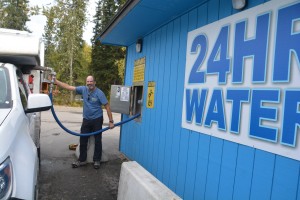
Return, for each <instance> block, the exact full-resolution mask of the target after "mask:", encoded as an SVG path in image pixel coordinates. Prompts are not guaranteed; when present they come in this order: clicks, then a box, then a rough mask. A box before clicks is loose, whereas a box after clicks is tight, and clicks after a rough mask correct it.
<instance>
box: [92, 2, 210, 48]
mask: <svg viewBox="0 0 300 200" xmlns="http://www.w3.org/2000/svg"><path fill="white" fill-rule="evenodd" d="M205 1H206V0H128V1H127V2H126V4H125V5H124V6H123V7H122V9H121V10H120V11H119V12H118V13H117V14H116V15H115V17H114V18H113V19H112V21H111V22H110V24H109V25H108V26H107V27H106V28H105V29H104V31H103V32H102V33H101V34H100V36H99V37H98V39H100V41H101V43H102V44H110V45H117V46H129V45H131V44H133V43H135V42H136V40H137V39H138V38H143V37H144V36H146V35H147V34H149V33H151V32H152V31H154V30H156V29H157V28H159V27H161V26H162V25H164V24H166V23H168V22H169V21H171V20H174V19H175V18H177V17H178V16H180V15H182V14H184V13H186V12H188V11H189V10H191V9H193V8H195V7H196V6H198V5H200V4H202V3H203V2H205Z"/></svg>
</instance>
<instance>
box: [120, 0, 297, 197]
mask: <svg viewBox="0 0 300 200" xmlns="http://www.w3.org/2000/svg"><path fill="white" fill-rule="evenodd" d="M264 2H265V1H264V0H250V1H248V4H247V8H251V7H253V6H256V5H258V4H260V3H264ZM236 12H237V11H235V10H234V9H232V6H231V0H210V1H207V2H206V3H205V4H202V5H201V6H199V7H198V8H195V9H194V10H191V11H189V12H188V13H186V14H185V15H183V16H181V17H180V18H177V19H175V20H174V21H172V22H170V23H168V24H166V25H165V26H162V27H161V28H160V29H157V30H155V31H154V32H153V33H151V34H149V35H147V36H145V37H144V45H143V51H142V53H140V54H137V53H136V52H135V46H134V45H132V46H129V47H128V49H127V61H126V77H125V84H126V85H132V79H133V66H134V60H136V59H139V58H142V57H145V58H146V69H145V82H144V102H145V100H146V98H147V97H146V93H147V83H148V81H154V82H155V83H156V88H155V89H156V90H155V102H154V108H153V109H148V108H146V105H144V106H143V110H142V121H141V122H134V121H132V122H130V123H127V124H125V125H123V127H122V132H121V141H120V142H121V146H120V150H121V151H122V152H123V153H124V154H125V155H126V156H127V157H128V158H130V159H132V160H136V161H137V162H139V163H140V164H141V165H142V166H143V167H145V168H146V169H147V170H148V171H149V172H150V173H152V174H153V175H154V176H156V177H157V178H158V179H159V180H160V181H162V182H163V183H164V184H165V185H167V186H168V187H169V188H170V189H171V190H173V191H174V192H175V193H177V194H178V195H179V196H181V197H182V198H184V199H197V200H198V199H222V200H223V199H299V198H300V187H299V184H300V179H299V173H300V164H299V162H298V161H295V160H292V159H288V158H284V157H281V156H277V155H275V154H272V153H268V152H265V151H261V150H258V149H254V148H251V147H247V146H243V145H239V144H236V143H233V142H229V141H226V140H222V139H218V138H214V137H211V136H208V135H205V134H201V133H197V132H194V131H190V130H187V129H183V128H181V111H182V96H183V87H184V75H185V61H186V60H185V57H186V42H187V33H188V31H191V30H194V29H196V28H198V27H201V26H204V25H206V24H208V23H212V22H214V21H216V20H218V19H222V18H224V17H227V16H229V15H231V14H233V13H236ZM126 117H127V116H124V118H126Z"/></svg>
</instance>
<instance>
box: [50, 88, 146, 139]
mask: <svg viewBox="0 0 300 200" xmlns="http://www.w3.org/2000/svg"><path fill="white" fill-rule="evenodd" d="M49 97H50V100H51V102H52V89H51V90H50V93H49ZM51 112H52V115H53V117H54V119H55V121H56V122H57V124H58V125H59V126H60V127H61V128H62V129H63V130H64V131H66V132H67V133H69V134H71V135H75V136H84V137H87V136H91V135H96V134H99V133H102V132H104V131H107V130H109V129H110V128H109V127H106V128H103V129H101V130H98V131H95V132H91V133H84V134H80V133H76V132H73V131H71V130H69V129H67V128H66V127H65V126H64V125H63V124H62V123H61V122H60V121H59V119H58V117H57V115H56V113H55V110H54V106H53V104H52V106H51ZM140 115H141V114H136V115H134V116H132V117H130V118H128V119H126V120H124V121H121V122H118V123H115V124H114V125H115V126H120V125H122V124H125V123H127V122H129V121H131V120H133V119H135V118H137V117H139V116H140Z"/></svg>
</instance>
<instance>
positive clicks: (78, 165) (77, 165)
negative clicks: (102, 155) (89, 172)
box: [72, 160, 87, 168]
mask: <svg viewBox="0 0 300 200" xmlns="http://www.w3.org/2000/svg"><path fill="white" fill-rule="evenodd" d="M86 164H87V162H86V161H84V162H80V161H79V160H77V161H75V162H73V163H72V167H73V168H78V167H81V166H84V165H86Z"/></svg>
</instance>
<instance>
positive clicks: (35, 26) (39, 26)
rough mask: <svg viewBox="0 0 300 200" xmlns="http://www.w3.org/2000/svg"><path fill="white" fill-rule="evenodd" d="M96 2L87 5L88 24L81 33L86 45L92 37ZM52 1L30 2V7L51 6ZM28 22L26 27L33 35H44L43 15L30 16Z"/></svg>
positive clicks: (44, 18)
mask: <svg viewBox="0 0 300 200" xmlns="http://www.w3.org/2000/svg"><path fill="white" fill-rule="evenodd" d="M95 1H96V0H90V1H89V5H88V12H87V15H88V16H87V17H88V21H89V23H87V25H86V26H85V31H84V33H83V39H84V40H85V41H86V42H87V43H88V44H91V38H92V37H93V27H94V24H93V23H92V20H93V16H94V15H95V12H96V3H95ZM53 2H54V1H53V0H30V1H29V4H30V6H35V5H38V6H40V7H42V6H51V5H52V4H53ZM30 20H31V21H30V22H27V27H28V28H29V29H30V30H31V31H32V32H33V34H35V35H38V36H42V34H43V33H44V26H45V25H46V17H45V16H43V15H37V16H32V17H31V18H30Z"/></svg>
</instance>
